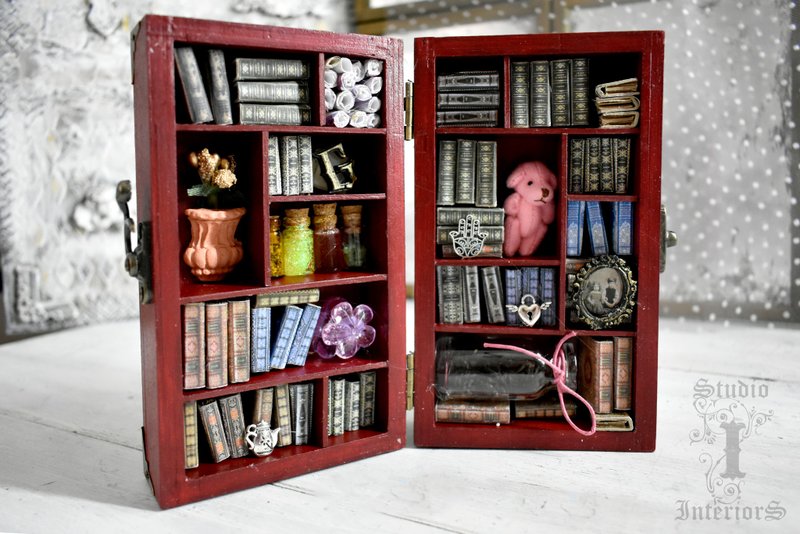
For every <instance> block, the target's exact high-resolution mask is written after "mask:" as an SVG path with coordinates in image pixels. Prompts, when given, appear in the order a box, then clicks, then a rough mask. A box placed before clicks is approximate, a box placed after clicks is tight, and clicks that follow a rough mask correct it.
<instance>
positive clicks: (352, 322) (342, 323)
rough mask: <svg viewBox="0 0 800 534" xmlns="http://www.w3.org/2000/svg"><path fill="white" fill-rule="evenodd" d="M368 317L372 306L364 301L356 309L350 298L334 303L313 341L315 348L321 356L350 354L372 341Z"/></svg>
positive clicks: (373, 334)
mask: <svg viewBox="0 0 800 534" xmlns="http://www.w3.org/2000/svg"><path fill="white" fill-rule="evenodd" d="M371 320H372V308H370V307H369V306H367V305H366V304H359V305H358V306H356V307H355V309H353V307H352V306H351V305H350V303H349V302H344V301H343V302H339V303H337V304H335V305H334V306H333V308H331V311H330V318H329V320H328V322H327V323H325V325H324V326H323V327H322V329H321V330H320V335H319V337H318V338H317V339H316V341H315V343H314V351H315V352H316V353H317V354H319V355H320V356H321V357H322V358H333V357H334V356H338V357H339V358H342V359H343V360H347V359H350V358H352V357H353V356H355V355H356V353H357V352H358V351H359V350H360V349H364V348H367V347H369V346H370V345H372V343H373V342H374V341H375V329H374V328H372V327H371V326H369V325H368V324H367V323H369V322H370V321H371Z"/></svg>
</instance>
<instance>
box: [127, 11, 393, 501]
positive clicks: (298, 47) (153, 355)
mask: <svg viewBox="0 0 800 534" xmlns="http://www.w3.org/2000/svg"><path fill="white" fill-rule="evenodd" d="M183 47H191V48H192V49H193V51H194V53H195V55H196V58H197V60H198V62H199V63H200V64H201V66H202V65H203V64H204V63H205V62H206V61H207V59H206V57H207V55H208V52H209V50H220V51H222V54H223V57H224V63H225V67H226V71H227V82H228V84H229V88H230V96H231V99H232V100H231V104H232V108H233V109H232V111H233V113H232V119H233V120H232V124H214V123H206V124H193V123H192V116H191V114H190V112H189V109H188V106H187V101H186V98H185V96H184V92H183V88H182V85H181V84H182V77H181V75H180V74H179V73H178V72H176V62H175V57H174V50H176V49H177V48H183ZM331 56H346V57H351V58H362V59H366V58H376V59H378V60H380V62H381V64H382V66H383V71H382V73H381V75H382V76H383V79H384V81H385V83H384V84H383V88H382V90H381V92H380V97H381V100H382V108H381V110H380V112H379V113H380V119H381V120H380V126H379V127H377V128H335V127H333V126H326V125H325V102H324V94H323V70H324V62H325V58H327V57H331ZM401 57H402V52H401V43H400V42H399V41H396V40H393V39H381V38H378V39H376V38H373V37H363V36H355V35H347V36H335V37H333V36H331V35H330V34H327V33H318V32H313V31H304V30H294V29H286V28H273V27H264V26H256V25H245V24H230V23H221V22H213V21H201V20H193V19H180V18H171V17H160V16H147V17H145V18H144V19H143V21H142V22H141V23H140V24H139V25H138V26H137V28H136V30H135V31H134V41H133V59H134V99H135V118H136V132H137V135H136V149H137V150H136V152H137V191H138V195H137V202H138V214H139V217H140V219H141V220H147V221H150V222H151V224H152V230H153V250H152V257H153V272H154V276H153V293H154V295H155V298H154V301H153V303H151V304H144V305H142V306H141V308H140V316H141V336H142V374H143V387H144V390H143V393H144V394H143V399H144V442H145V443H144V445H145V460H146V466H147V473H148V476H149V479H150V481H151V484H152V487H153V490H154V493H155V496H156V498H157V500H158V502H159V504H160V505H161V506H162V507H164V508H167V507H172V506H177V505H180V504H184V503H187V502H192V501H196V500H200V499H203V498H208V497H212V496H216V495H220V494H223V493H228V492H231V491H235V490H239V489H244V488H249V487H253V486H257V485H262V484H266V483H269V482H273V481H276V480H281V479H284V478H287V477H291V476H295V475H298V474H302V473H307V472H309V471H313V470H318V469H323V468H326V467H330V466H333V465H337V464H341V463H344V462H348V461H352V460H355V459H359V458H364V457H368V456H371V455H375V454H380V453H384V452H388V451H391V450H395V449H398V448H400V447H402V446H403V443H404V441H405V430H404V428H405V417H404V413H403V407H404V406H405V396H404V393H403V380H404V379H405V374H404V365H405V358H404V352H405V351H404V345H405V323H404V321H405V318H404V313H405V302H404V295H405V287H404V274H403V267H402V266H403V265H404V260H403V250H402V247H390V246H389V245H388V244H387V241H388V239H387V238H388V237H389V235H390V229H391V234H392V235H394V234H396V235H398V236H399V237H400V238H402V235H403V208H402V206H403V185H402V178H401V177H402V175H403V172H402V152H403V146H402V129H403V125H402V112H401V106H402V98H401V87H402V84H401V79H402V75H401V70H400V69H401V67H400V58H401ZM236 58H256V59H288V60H302V61H303V62H305V64H306V65H307V68H308V78H307V95H308V98H307V100H308V102H307V104H308V106H309V118H308V120H307V121H304V124H301V125H276V124H252V125H250V124H239V120H238V119H239V118H238V112H237V111H236V103H235V99H236V91H237V89H238V88H237V87H236V85H235V59H236ZM201 77H202V78H203V79H204V80H205V81H206V82H208V80H209V77H208V73H207V72H205V71H201ZM250 89H253V88H252V87H251V88H250ZM255 89H256V90H258V91H262V90H265V88H263V87H261V88H258V87H257V88H255ZM267 89H269V90H272V89H273V88H267ZM290 89H291V90H294V88H290ZM209 96H211V95H209ZM283 136H309V138H310V140H311V144H312V146H313V147H314V148H316V147H317V146H318V147H320V148H327V147H328V146H334V145H338V144H341V145H342V146H343V147H344V150H345V152H346V154H347V156H348V157H349V158H352V159H353V160H354V162H355V169H356V172H357V176H358V180H357V181H356V182H355V185H354V187H353V188H352V190H351V191H349V192H347V193H334V194H329V193H328V192H326V191H321V190H314V191H313V193H312V194H310V195H290V196H286V195H272V194H270V187H269V185H270V184H269V177H270V156H271V155H270V150H269V149H270V138H271V137H278V138H280V137H283ZM203 148H208V149H209V150H210V152H212V153H217V154H219V155H220V156H222V157H226V156H228V155H233V156H234V158H235V160H236V170H235V172H236V175H237V179H238V181H237V185H236V187H237V188H238V189H239V191H240V192H241V193H242V202H243V206H244V207H245V209H246V210H247V213H246V215H245V216H244V218H243V220H242V221H241V222H240V224H239V227H238V229H237V231H236V237H237V239H239V240H240V241H241V242H242V243H243V247H244V259H243V260H242V262H241V263H240V264H239V265H238V266H236V267H235V269H234V270H233V271H232V272H231V273H229V274H228V275H227V276H226V278H224V279H223V280H221V281H218V282H211V283H201V282H199V281H197V280H196V279H195V278H194V277H193V276H192V275H191V273H190V271H189V269H188V267H186V266H185V265H184V264H183V261H182V257H181V256H182V250H183V248H185V246H186V243H188V239H189V232H190V228H189V223H188V222H187V221H186V218H185V216H184V215H183V211H184V210H185V209H186V208H189V207H194V202H193V201H194V200H195V199H194V198H190V197H189V196H188V194H187V192H186V189H187V188H188V187H190V186H192V185H194V184H195V183H197V170H196V169H193V168H192V167H191V166H190V164H189V162H188V154H189V153H190V152H194V151H199V150H201V149H203ZM325 202H327V203H330V202H336V203H337V204H338V205H355V204H358V205H361V206H363V208H362V209H363V213H364V217H365V220H364V223H363V225H362V231H363V239H364V241H365V242H366V247H367V248H368V254H369V260H370V261H369V262H367V263H366V264H365V266H364V267H363V268H358V269H348V270H340V271H338V272H333V273H313V274H308V275H303V276H282V277H277V278H273V277H272V276H271V273H270V241H269V239H270V219H269V216H270V215H278V214H282V213H283V212H284V211H285V209H287V208H295V207H300V208H311V206H312V205H313V204H316V203H325ZM340 224H341V223H340ZM294 290H315V291H318V292H319V293H320V302H319V303H318V304H321V303H322V302H323V301H325V300H327V299H329V298H333V297H336V298H343V299H345V300H347V301H349V302H352V303H353V305H356V304H362V303H364V304H367V305H369V306H370V307H372V309H373V310H374V318H373V319H372V321H371V322H370V325H371V326H373V327H374V328H375V330H376V339H375V342H374V343H373V344H372V345H371V346H370V347H369V349H368V350H362V351H360V352H359V353H358V354H357V355H356V356H355V357H353V358H351V359H349V360H339V359H338V358H334V359H332V360H322V359H320V358H317V357H316V356H308V358H307V360H306V362H305V364H304V365H302V366H291V365H287V366H286V368H284V369H273V370H270V371H268V372H263V373H253V372H251V373H250V377H249V379H248V380H246V381H243V382H236V383H234V382H229V383H228V385H226V386H223V387H220V388H217V389H187V390H184V389H183V385H184V384H183V380H184V373H183V369H182V367H183V365H184V361H183V348H184V346H183V340H182V328H175V326H176V325H182V319H183V313H184V310H185V309H186V308H187V306H209V305H214V304H219V303H223V304H224V303H229V302H234V301H244V300H247V301H248V303H249V304H250V307H251V310H252V309H253V308H255V306H256V305H257V303H258V302H259V300H260V299H261V300H263V299H268V298H273V297H275V295H277V294H283V293H284V292H286V291H294ZM301 306H302V305H301ZM283 309H284V308H275V309H274V312H275V314H276V315H279V314H281V313H282V310H283ZM273 328H274V326H273ZM272 341H273V340H270V345H271V343H272ZM360 373H375V377H376V389H375V391H376V394H375V410H374V423H373V424H371V425H370V426H368V427H365V428H361V429H359V430H357V431H351V432H348V433H346V434H345V435H343V436H328V435H327V432H326V427H327V394H328V391H329V388H328V385H329V382H330V380H331V379H334V378H336V377H340V376H358V375H359V374H360ZM302 383H310V384H313V386H314V399H313V410H312V413H313V415H312V420H311V425H310V432H309V441H308V443H307V444H302V445H294V444H293V445H289V446H285V447H277V448H275V449H274V451H273V453H272V454H270V455H269V456H265V457H256V456H252V455H248V456H246V457H243V458H231V459H228V460H224V461H222V462H220V463H214V462H213V461H210V458H209V456H206V454H207V452H208V451H207V450H206V449H207V448H208V447H207V446H205V447H204V445H205V442H204V439H205V438H204V436H203V435H202V432H203V430H202V427H201V426H199V420H198V430H199V431H200V432H199V434H198V438H199V439H200V441H201V443H200V462H199V465H198V467H196V468H191V469H185V465H184V452H185V447H186V445H187V443H185V442H184V438H183V433H182V432H180V431H179V429H181V428H183V425H184V406H185V404H186V403H187V402H188V403H197V404H198V405H202V404H203V403H207V402H209V401H213V400H218V399H222V398H226V397H230V396H236V395H239V396H240V397H241V398H242V400H243V403H244V404H243V411H244V414H245V417H247V418H249V417H251V412H252V406H251V401H252V400H253V397H254V396H255V395H256V391H258V390H261V389H264V388H270V387H272V388H274V387H278V386H282V385H286V384H288V385H294V384H302ZM247 422H248V423H249V422H250V421H249V420H248V421H247ZM204 451H205V452H204Z"/></svg>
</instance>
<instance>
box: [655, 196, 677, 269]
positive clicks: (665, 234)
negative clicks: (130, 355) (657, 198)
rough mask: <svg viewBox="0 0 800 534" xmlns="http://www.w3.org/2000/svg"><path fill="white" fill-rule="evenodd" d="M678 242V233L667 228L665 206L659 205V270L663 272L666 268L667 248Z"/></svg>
mask: <svg viewBox="0 0 800 534" xmlns="http://www.w3.org/2000/svg"><path fill="white" fill-rule="evenodd" d="M677 244H678V234H676V233H675V232H673V231H671V230H667V208H666V207H665V206H664V205H663V204H662V205H661V260H660V262H659V268H660V271H661V272H662V273H663V272H664V271H665V270H666V268H667V248H669V247H674V246H675V245H677Z"/></svg>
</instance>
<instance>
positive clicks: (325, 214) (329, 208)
mask: <svg viewBox="0 0 800 534" xmlns="http://www.w3.org/2000/svg"><path fill="white" fill-rule="evenodd" d="M314 228H316V229H317V230H333V229H334V228H336V203H333V202H332V203H330V204H314Z"/></svg>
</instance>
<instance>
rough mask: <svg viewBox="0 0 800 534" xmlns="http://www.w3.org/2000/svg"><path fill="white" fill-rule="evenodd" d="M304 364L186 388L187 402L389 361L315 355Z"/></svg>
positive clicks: (369, 368)
mask: <svg viewBox="0 0 800 534" xmlns="http://www.w3.org/2000/svg"><path fill="white" fill-rule="evenodd" d="M310 358H313V359H311V360H310V361H309V362H308V363H306V365H304V366H302V367H287V368H286V369H274V370H271V371H267V372H266V373H258V374H254V375H252V376H251V378H250V380H248V381H247V382H240V383H238V384H229V385H227V386H225V387H222V388H217V389H193V390H184V391H183V399H184V402H190V401H200V400H206V399H214V398H217V397H225V396H228V395H235V394H236V393H244V392H246V391H253V390H256V389H261V388H268V387H272V386H277V385H281V384H294V383H297V382H310V381H313V380H321V379H325V378H329V377H332V376H339V375H348V374H353V373H362V372H364V371H372V370H375V369H385V368H387V367H388V366H389V363H388V362H387V361H385V360H380V361H376V360H367V359H365V358H351V359H350V360H340V359H338V358H336V359H335V361H334V360H322V359H320V358H317V357H316V356H311V357H310Z"/></svg>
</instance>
